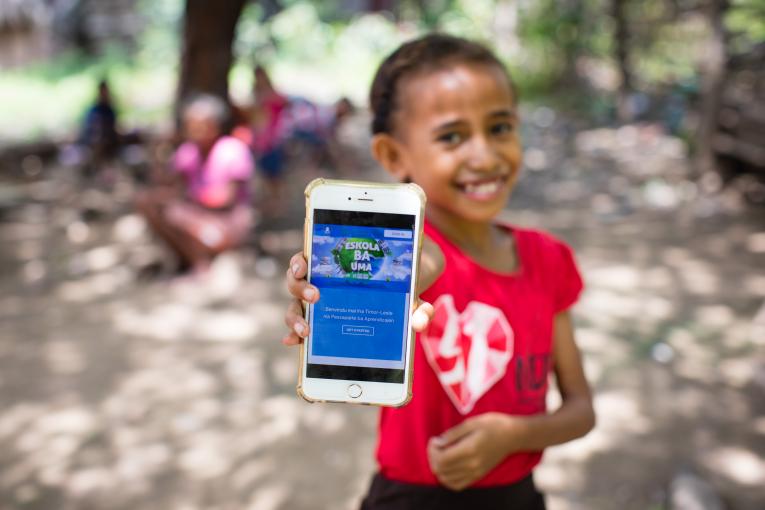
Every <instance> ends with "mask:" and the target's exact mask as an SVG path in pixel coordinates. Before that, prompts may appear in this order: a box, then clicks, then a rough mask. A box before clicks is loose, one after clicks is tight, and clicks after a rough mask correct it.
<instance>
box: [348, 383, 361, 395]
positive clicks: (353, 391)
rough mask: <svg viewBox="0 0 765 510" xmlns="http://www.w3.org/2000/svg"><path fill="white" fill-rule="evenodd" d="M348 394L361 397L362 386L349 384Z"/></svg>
mask: <svg viewBox="0 0 765 510" xmlns="http://www.w3.org/2000/svg"><path fill="white" fill-rule="evenodd" d="M348 396H349V397H351V398H359V397H360V396H361V386H359V385H358V384H351V385H349V386H348Z"/></svg>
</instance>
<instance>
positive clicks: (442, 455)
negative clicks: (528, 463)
mask: <svg viewBox="0 0 765 510" xmlns="http://www.w3.org/2000/svg"><path fill="white" fill-rule="evenodd" d="M521 422H522V420H520V419H518V418H517V417H514V416H510V415H507V414H502V413H486V414H481V415H479V416H474V417H471V418H468V419H467V420H465V421H463V422H462V423H460V424H459V425H457V426H456V427H453V428H451V429H449V430H447V431H446V432H444V433H443V434H441V435H440V436H436V437H432V438H430V441H429V442H428V461H429V462H430V469H431V470H433V474H435V475H436V478H437V479H438V481H439V482H440V483H441V484H442V485H444V486H445V487H447V488H449V489H451V490H455V491H461V490H463V489H465V488H467V487H469V486H470V485H472V484H473V483H475V482H477V481H478V480H480V479H481V478H483V477H484V476H485V475H486V474H487V473H488V472H489V471H491V470H492V469H493V468H494V466H496V465H497V464H499V463H500V462H502V460H504V459H505V457H507V456H508V455H510V454H511V453H514V452H516V451H519V450H520V449H521V445H522V444H523V442H522V432H521V427H520V424H521Z"/></svg>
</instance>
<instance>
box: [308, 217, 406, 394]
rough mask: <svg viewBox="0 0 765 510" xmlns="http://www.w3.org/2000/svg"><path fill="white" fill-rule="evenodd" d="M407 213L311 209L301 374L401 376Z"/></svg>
mask: <svg viewBox="0 0 765 510" xmlns="http://www.w3.org/2000/svg"><path fill="white" fill-rule="evenodd" d="M414 232H415V216H414V215H409V214H389V213H371V212H360V211H336V210H328V209H315V210H314V215H313V231H312V236H311V283H312V284H313V285H315V286H316V287H318V288H319V292H320V299H319V301H318V302H317V303H316V304H313V305H311V308H310V310H309V312H310V313H309V315H310V327H311V332H312V333H311V335H310V338H309V340H308V367H307V373H306V375H307V376H308V377H314V378H320V379H347V380H357V381H374V382H391V383H403V382H404V366H405V363H406V342H407V338H408V336H409V295H410V290H411V283H412V258H413V257H414Z"/></svg>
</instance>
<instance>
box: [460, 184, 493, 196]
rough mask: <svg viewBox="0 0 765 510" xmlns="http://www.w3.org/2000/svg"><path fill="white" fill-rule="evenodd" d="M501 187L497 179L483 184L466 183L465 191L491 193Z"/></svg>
mask: <svg viewBox="0 0 765 510" xmlns="http://www.w3.org/2000/svg"><path fill="white" fill-rule="evenodd" d="M498 188H499V183H498V182H497V181H493V182H484V183H482V184H466V185H465V191H467V192H468V193H477V194H481V195H483V194H489V193H494V192H495V191H497V189H498Z"/></svg>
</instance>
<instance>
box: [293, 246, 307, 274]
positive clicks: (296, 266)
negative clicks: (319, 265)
mask: <svg viewBox="0 0 765 510" xmlns="http://www.w3.org/2000/svg"><path fill="white" fill-rule="evenodd" d="M289 269H290V272H292V276H294V277H295V278H297V279H301V278H305V275H306V272H307V271H308V264H306V262H305V257H304V256H303V253H302V252H300V253H296V254H294V255H293V256H292V258H291V259H290V267H289Z"/></svg>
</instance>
